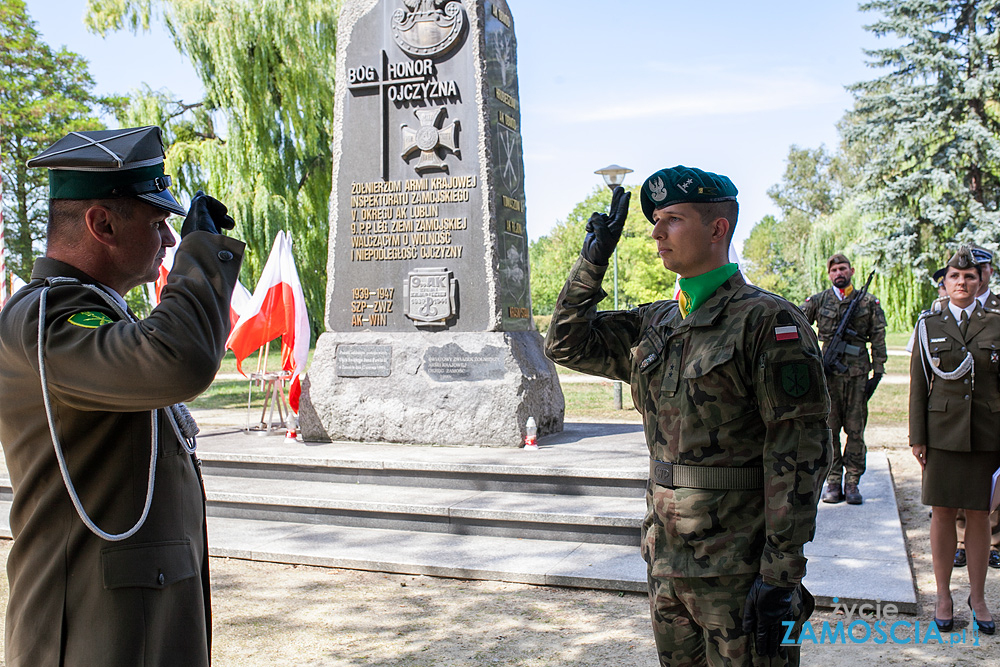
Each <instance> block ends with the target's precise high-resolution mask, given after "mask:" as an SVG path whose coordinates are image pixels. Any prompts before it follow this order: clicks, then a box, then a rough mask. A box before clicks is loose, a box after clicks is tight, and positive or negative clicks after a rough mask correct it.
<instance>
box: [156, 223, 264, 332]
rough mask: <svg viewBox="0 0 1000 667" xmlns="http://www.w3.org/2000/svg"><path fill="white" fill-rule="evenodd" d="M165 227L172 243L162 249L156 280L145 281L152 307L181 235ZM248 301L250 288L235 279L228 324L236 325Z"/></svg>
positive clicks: (158, 296) (157, 299)
mask: <svg viewBox="0 0 1000 667" xmlns="http://www.w3.org/2000/svg"><path fill="white" fill-rule="evenodd" d="M167 227H169V229H170V233H171V234H173V235H174V245H172V246H170V247H169V248H167V249H166V250H164V255H163V263H162V264H160V270H159V273H158V274H157V276H156V282H152V283H146V290H147V293H148V295H149V300H150V301H151V302H152V304H153V306H154V307H155V306H158V305H160V292H162V291H163V287H164V286H165V285H166V284H167V275H169V274H170V269H172V268H174V255H176V254H177V246H178V245H180V242H181V237H180V236H179V235H178V234H177V232H176V231H175V230H174V228H173V227H170V225H167ZM249 302H250V290H248V289H247V288H246V287H244V285H243V283H241V282H240V281H239V280H238V279H237V281H236V287H234V288H233V298H232V300H231V301H230V302H229V324H230V326H233V327H235V326H236V323H237V322H238V321H239V319H240V313H242V312H243V311H242V308H243V306H245V305H246V304H247V303H249Z"/></svg>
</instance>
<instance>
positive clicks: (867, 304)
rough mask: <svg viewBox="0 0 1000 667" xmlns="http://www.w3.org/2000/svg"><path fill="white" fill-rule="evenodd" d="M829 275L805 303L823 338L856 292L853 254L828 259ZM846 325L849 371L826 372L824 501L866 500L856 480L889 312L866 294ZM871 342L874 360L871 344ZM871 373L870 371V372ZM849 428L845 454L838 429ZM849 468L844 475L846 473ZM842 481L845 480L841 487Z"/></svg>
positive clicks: (862, 468)
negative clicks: (829, 443) (828, 460)
mask: <svg viewBox="0 0 1000 667" xmlns="http://www.w3.org/2000/svg"><path fill="white" fill-rule="evenodd" d="M826 268H827V275H828V276H829V278H830V282H831V283H833V286H832V287H830V289H828V290H824V291H822V292H820V293H819V294H814V295H812V296H811V297H809V298H808V299H806V302H805V303H804V304H803V305H802V312H804V313H805V315H806V319H807V320H809V323H810V324H812V323H813V322H816V324H817V329H818V330H819V339H820V340H821V341H823V343H824V349H825V344H826V343H828V342H829V341H830V339H831V338H833V335H834V333H836V331H837V327H838V326H840V322H841V320H843V318H844V315H845V313H846V312H847V309H848V308H849V307H850V304H851V301H853V300H854V299H855V298H856V296H857V295H858V291H857V290H855V289H854V286H853V285H852V284H851V278H852V277H853V276H854V268H853V267H851V262H850V260H848V259H847V257H845V256H844V255H842V254H840V253H837V254H835V255H833V256H832V257H830V259H828V260H827V262H826ZM848 327H849V328H850V329H851V330H853V331H854V332H855V334H856V335H853V336H850V337H848V338H845V341H846V342H847V343H848V346H847V352H846V353H845V354H844V357H843V359H842V361H843V363H844V365H845V366H847V370H846V372H843V373H840V372H836V371H835V372H833V373H830V374H828V375H827V378H826V381H827V386H828V387H829V389H830V430H831V431H833V466H832V467H831V468H830V474H829V475H828V476H827V478H826V490H825V491H824V492H823V502H825V503H839V502H841V501H843V500H844V499H845V497H846V499H847V502H848V504H850V505H860V504H861V503H862V502H863V500H864V499H863V498H862V496H861V492H860V491H859V490H858V482H859V481H860V479H861V476H862V475H863V474H864V473H865V458H866V456H867V453H868V450H867V448H866V447H865V424H866V423H867V422H868V399H870V398H871V397H872V394H874V393H875V388H876V387H877V386H878V383H879V380H881V379H882V374H883V373H885V360H886V359H887V358H888V357H887V354H886V349H885V314H884V313H883V312H882V306H881V305H880V304H879V301H878V299H877V298H875V297H874V296H872V295H871V294H865V295H864V298H863V300H862V301H861V303H859V304H858V307H857V308H856V309H855V311H854V315H853V316H852V317H851V322H850V323H849V324H848ZM866 343H870V344H871V348H872V353H871V360H870V361H869V359H868V347H867V345H866ZM869 371H871V372H872V377H871V378H869V377H868V372H869ZM841 428H843V429H844V433H846V434H847V442H845V443H844V448H843V454H841V448H840V430H841ZM845 471H846V479H842V478H843V477H844V473H845ZM841 481H843V482H844V485H843V487H841Z"/></svg>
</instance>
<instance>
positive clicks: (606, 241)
mask: <svg viewBox="0 0 1000 667" xmlns="http://www.w3.org/2000/svg"><path fill="white" fill-rule="evenodd" d="M631 198H632V193H631V192H625V188H623V187H621V186H618V187H617V188H615V191H614V193H613V194H612V195H611V207H610V208H609V209H608V212H607V214H605V213H594V214H593V215H592V216H590V220H589V221H588V222H587V235H586V236H585V237H584V238H583V249H581V250H580V254H581V255H583V258H584V259H585V260H587V261H588V262H590V263H591V264H596V265H597V266H607V265H608V260H609V259H610V258H611V254H612V253H613V252H614V251H615V246H617V245H618V239H620V238H621V237H622V230H623V229H625V218H626V217H627V216H628V202H629V199H631Z"/></svg>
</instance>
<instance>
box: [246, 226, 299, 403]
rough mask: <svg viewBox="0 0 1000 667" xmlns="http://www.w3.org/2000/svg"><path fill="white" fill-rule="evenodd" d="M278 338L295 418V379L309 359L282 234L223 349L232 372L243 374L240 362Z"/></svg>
mask: <svg viewBox="0 0 1000 667" xmlns="http://www.w3.org/2000/svg"><path fill="white" fill-rule="evenodd" d="M278 336H281V368H282V370H285V371H292V383H291V385H290V386H289V388H288V404H289V405H290V406H291V408H292V411H293V412H295V413H296V414H298V412H299V396H300V395H301V393H302V387H301V383H300V381H299V379H300V376H301V375H302V373H303V372H304V371H305V368H306V362H307V360H308V358H309V315H308V313H306V298H305V295H304V294H303V293H302V284H301V283H300V282H299V273H298V271H297V270H296V269H295V259H294V258H293V257H292V239H291V237H290V236H289V235H287V234H286V233H285V232H284V231H279V232H278V235H277V236H276V237H275V239H274V245H273V246H272V247H271V254H270V255H269V256H268V258H267V264H265V265H264V270H263V272H261V275H260V281H259V282H258V283H257V288H256V289H255V290H254V292H253V296H252V297H251V298H250V302H249V303H248V304H247V305H246V308H245V310H243V313H242V315H241V316H240V319H239V321H238V322H237V323H236V326H234V327H233V332H232V333H231V334H230V335H229V340H228V341H226V347H228V348H229V349H231V350H232V351H233V353H234V354H235V355H236V368H237V369H239V371H240V373H243V368H242V364H243V361H244V360H245V359H246V358H247V357H249V356H250V355H251V354H253V352H254V351H255V350H257V349H259V348H260V347H262V346H263V345H264V344H265V343H267V342H268V341H271V340H274V339H275V338H277V337H278ZM243 375H246V373H243Z"/></svg>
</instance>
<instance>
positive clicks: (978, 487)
mask: <svg viewBox="0 0 1000 667" xmlns="http://www.w3.org/2000/svg"><path fill="white" fill-rule="evenodd" d="M998 467H1000V452H952V451H948V450H945V449H934V448H933V447H928V448H927V467H926V468H925V469H924V480H923V487H922V493H921V501H922V502H923V503H924V505H932V506H935V507H960V508H962V509H967V510H982V511H989V509H990V490H991V489H992V488H993V473H994V472H996V470H997V468H998Z"/></svg>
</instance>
